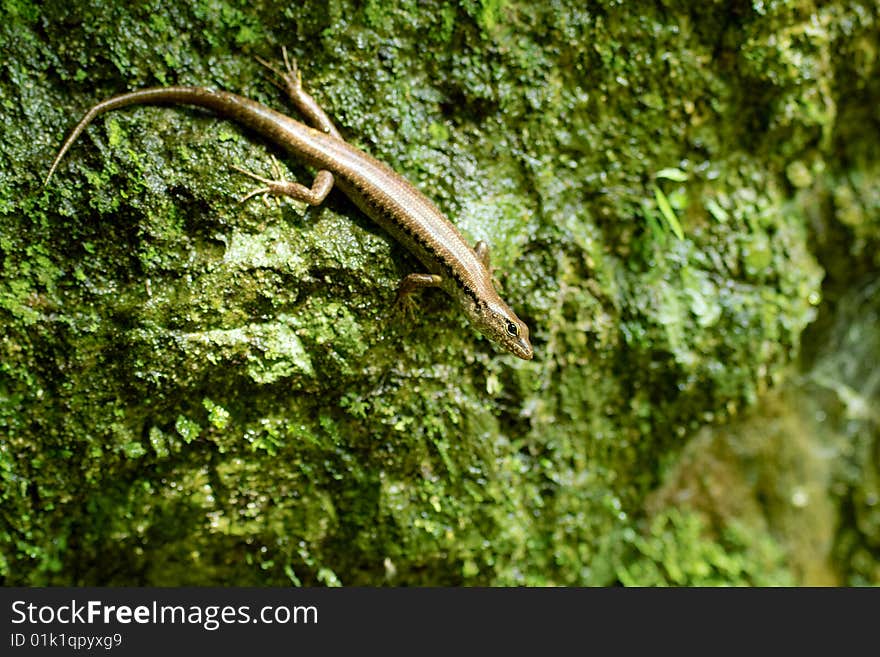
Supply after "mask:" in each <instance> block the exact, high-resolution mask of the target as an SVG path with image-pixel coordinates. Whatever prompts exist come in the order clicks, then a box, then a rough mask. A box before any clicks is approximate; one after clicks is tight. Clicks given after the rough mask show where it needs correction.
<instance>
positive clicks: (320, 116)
mask: <svg viewBox="0 0 880 657" xmlns="http://www.w3.org/2000/svg"><path fill="white" fill-rule="evenodd" d="M281 55H282V57H283V59H284V70H283V71H282V70H281V69H279V68H278V67H277V66H275V65H274V64H272V63H271V62H268V61H266V60H265V59H263V58H262V57H257V58H256V59H257V61H258V62H259V63H260V64H262V65H263V66H265V67H266V68H267V69H269V70H270V71H272V73H274V74H275V75H276V76H278V77H279V78H280V79H281V82H277V81H273V83H274V84H275V85H276V86H278V87H281V88H282V89H284V91H286V92H287V96H288V98H290V102H291V103H293V106H294V107H296V109H297V111H298V112H300V113H301V114H302V115H303V116H304V117H306V119H307V120H308V123H309V125H311V126H312V127H313V128H315V129H317V130H320V131H321V132H325V133H327V134H328V135H332V136H334V137H336V138H337V139H342V135H340V134H339V131H338V130H337V129H336V126H335V125H333V121H331V120H330V117H329V116H327V113H326V112H325V111H324V110H323V109H321V106H320V105H318V103H317V101H316V100H315V99H314V98H312V97H311V96H310V95H309V94H308V92H306V90H305V89H303V86H302V74H301V73H300V70H299V67H298V66H297V63H296V59H291V58H290V57H288V55H287V48H285V47H283V46H282V48H281Z"/></svg>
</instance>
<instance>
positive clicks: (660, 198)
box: [652, 185, 684, 240]
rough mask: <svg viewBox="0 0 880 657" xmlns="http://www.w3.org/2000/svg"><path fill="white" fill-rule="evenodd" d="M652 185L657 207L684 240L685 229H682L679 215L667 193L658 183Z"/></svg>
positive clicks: (673, 230)
mask: <svg viewBox="0 0 880 657" xmlns="http://www.w3.org/2000/svg"><path fill="white" fill-rule="evenodd" d="M652 187H653V188H654V198H655V199H657V207H658V208H659V209H660V214H662V215H663V218H664V219H666V223H668V224H669V227H670V228H671V229H672V232H673V233H675V236H676V237H677V238H678V239H680V240H683V239H684V231H683V230H682V229H681V224H680V223H678V217H676V216H675V212H674V211H673V209H672V206H671V205H669V199H668V198H666V194H664V193H663V190H661V189H660V188H659V187H657V185H652Z"/></svg>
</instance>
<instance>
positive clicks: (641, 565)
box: [616, 509, 796, 586]
mask: <svg viewBox="0 0 880 657" xmlns="http://www.w3.org/2000/svg"><path fill="white" fill-rule="evenodd" d="M706 534H707V531H706V527H705V525H704V523H703V521H702V520H701V518H700V516H699V515H697V514H694V513H687V512H685V513H682V512H681V511H678V510H677V509H669V510H666V511H664V512H662V513H660V514H658V515H657V516H656V517H654V518H653V519H652V520H651V524H650V527H649V529H648V531H647V533H646V534H645V535H642V534H639V533H637V532H636V531H634V530H628V531H625V532H624V533H623V536H622V538H623V541H624V542H625V543H626V544H627V545H629V546H631V548H632V551H633V554H632V556H631V557H629V558H628V559H626V560H625V561H624V562H623V563H621V564H620V566H618V568H617V571H616V572H617V576H618V578H619V579H620V581H621V582H622V583H623V584H625V585H632V586H719V585H722V586H792V585H793V584H794V583H795V581H796V580H795V579H794V577H793V575H792V573H791V571H790V570H789V569H788V568H787V567H786V564H785V553H784V551H783V550H782V549H781V548H780V547H779V546H778V545H777V544H776V543H775V542H774V541H773V540H772V539H771V538H770V537H769V536H761V535H755V534H754V533H753V532H752V531H750V530H749V529H747V528H744V527H742V526H740V525H739V524H737V522H736V521H733V522H732V523H731V524H730V525H728V526H727V527H726V528H725V529H724V532H723V534H722V535H721V536H719V537H718V538H716V539H713V538H711V537H709V536H707V535H706Z"/></svg>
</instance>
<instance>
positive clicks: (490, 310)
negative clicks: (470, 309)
mask: <svg viewBox="0 0 880 657" xmlns="http://www.w3.org/2000/svg"><path fill="white" fill-rule="evenodd" d="M471 321H472V322H473V323H474V325H475V326H476V327H477V328H478V329H479V331H480V332H481V333H482V334H483V335H485V336H486V337H487V338H489V339H490V340H492V341H493V342H495V343H496V344H499V345H501V346H502V347H504V348H505V349H507V351H509V352H510V353H512V354H513V355H514V356H518V357H519V358H522V359H523V360H531V359H532V356H533V355H534V351H533V350H532V344H531V342H529V327H528V326H526V325H525V322H523V321H522V320H521V319H520V318H519V317H517V316H516V313H514V312H513V311H512V310H511V309H510V308H509V307H508V306H507V304H506V303H504V302H503V301H501V300H500V299H498V300H496V301H493V302H490V303H487V304H485V305H481V306H479V307H476V308H474V313H473V315H472V316H471Z"/></svg>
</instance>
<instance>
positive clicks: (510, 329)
mask: <svg viewBox="0 0 880 657" xmlns="http://www.w3.org/2000/svg"><path fill="white" fill-rule="evenodd" d="M507 332H508V333H509V334H510V335H512V336H513V337H516V336H518V335H519V330H518V329H517V328H516V324H514V323H513V322H507Z"/></svg>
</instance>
